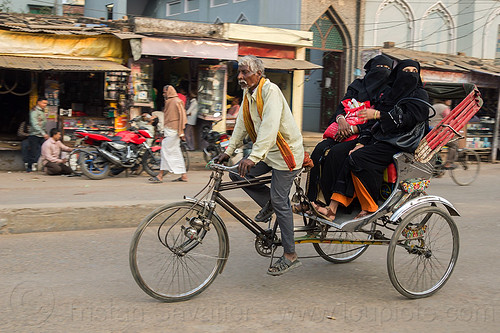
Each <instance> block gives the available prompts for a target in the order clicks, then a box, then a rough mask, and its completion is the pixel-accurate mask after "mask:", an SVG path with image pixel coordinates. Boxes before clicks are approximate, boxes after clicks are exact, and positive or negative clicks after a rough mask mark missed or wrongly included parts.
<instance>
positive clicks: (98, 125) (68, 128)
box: [60, 116, 115, 145]
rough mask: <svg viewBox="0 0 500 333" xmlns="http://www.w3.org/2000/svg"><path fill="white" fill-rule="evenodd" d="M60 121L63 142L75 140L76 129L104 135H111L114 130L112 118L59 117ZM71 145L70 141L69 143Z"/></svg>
mask: <svg viewBox="0 0 500 333" xmlns="http://www.w3.org/2000/svg"><path fill="white" fill-rule="evenodd" d="M60 123H61V124H62V129H63V133H62V134H63V141H65V143H68V141H69V142H71V141H73V142H74V141H75V140H76V139H77V137H76V136H75V131H76V130H87V131H93V132H99V133H102V134H105V135H108V134H109V135H113V132H114V128H115V127H114V119H113V118H101V117H66V116H61V117H60ZM69 144H70V145H71V143H69Z"/></svg>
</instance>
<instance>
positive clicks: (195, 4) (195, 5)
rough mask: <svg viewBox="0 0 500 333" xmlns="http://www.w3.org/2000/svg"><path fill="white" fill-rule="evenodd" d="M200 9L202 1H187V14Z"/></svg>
mask: <svg viewBox="0 0 500 333" xmlns="http://www.w3.org/2000/svg"><path fill="white" fill-rule="evenodd" d="M199 9H200V0H186V8H185V9H184V11H185V12H186V13H189V12H196V11H198V10H199Z"/></svg>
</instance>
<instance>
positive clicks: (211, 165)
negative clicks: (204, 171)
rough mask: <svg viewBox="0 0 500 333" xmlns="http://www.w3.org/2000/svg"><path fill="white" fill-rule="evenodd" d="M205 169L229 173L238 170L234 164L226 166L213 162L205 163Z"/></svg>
mask: <svg viewBox="0 0 500 333" xmlns="http://www.w3.org/2000/svg"><path fill="white" fill-rule="evenodd" d="M207 168H209V169H212V170H215V171H229V172H235V171H237V170H238V164H235V165H233V166H227V165H224V164H217V163H215V162H214V161H213V160H211V161H210V162H208V163H207Z"/></svg>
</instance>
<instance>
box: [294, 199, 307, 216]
mask: <svg viewBox="0 0 500 333" xmlns="http://www.w3.org/2000/svg"><path fill="white" fill-rule="evenodd" d="M310 210H311V207H309V205H308V204H307V202H299V203H298V204H295V205H293V206H292V211H293V213H294V214H300V213H307V212H308V211H310Z"/></svg>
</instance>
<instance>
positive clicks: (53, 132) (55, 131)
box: [49, 128, 61, 137]
mask: <svg viewBox="0 0 500 333" xmlns="http://www.w3.org/2000/svg"><path fill="white" fill-rule="evenodd" d="M60 132H61V131H60V130H59V129H57V128H51V129H50V132H49V135H50V136H51V137H52V136H54V135H56V134H57V133H60Z"/></svg>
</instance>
